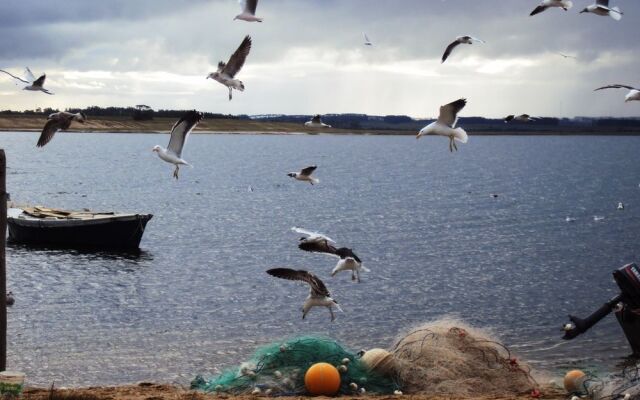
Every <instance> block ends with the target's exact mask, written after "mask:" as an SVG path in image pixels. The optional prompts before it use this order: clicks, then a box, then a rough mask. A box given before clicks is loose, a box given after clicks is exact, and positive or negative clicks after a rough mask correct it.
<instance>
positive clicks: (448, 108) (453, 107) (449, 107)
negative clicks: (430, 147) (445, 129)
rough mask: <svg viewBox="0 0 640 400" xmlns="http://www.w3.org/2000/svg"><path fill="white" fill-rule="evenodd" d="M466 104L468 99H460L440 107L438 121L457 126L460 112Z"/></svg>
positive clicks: (453, 126) (452, 126)
mask: <svg viewBox="0 0 640 400" xmlns="http://www.w3.org/2000/svg"><path fill="white" fill-rule="evenodd" d="M466 105H467V99H458V100H456V101H454V102H451V103H449V104H446V105H444V106H442V107H440V115H439V116H438V122H439V123H441V124H443V125H447V126H449V127H451V128H455V126H456V122H457V121H458V112H459V111H460V110H462V109H463V108H464V106H466Z"/></svg>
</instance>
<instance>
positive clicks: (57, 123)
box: [36, 111, 87, 147]
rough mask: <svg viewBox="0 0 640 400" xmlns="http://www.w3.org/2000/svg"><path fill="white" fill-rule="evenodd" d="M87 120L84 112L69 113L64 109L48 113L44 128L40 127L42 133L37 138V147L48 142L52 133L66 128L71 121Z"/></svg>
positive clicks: (51, 137)
mask: <svg viewBox="0 0 640 400" xmlns="http://www.w3.org/2000/svg"><path fill="white" fill-rule="evenodd" d="M86 120H87V116H86V115H84V113H81V112H79V113H77V114H74V113H70V112H66V111H61V112H57V113H54V114H51V115H49V117H48V118H47V123H46V124H44V128H42V133H41V134H40V138H39V139H38V144H37V145H36V146H37V147H42V146H44V145H45V144H47V143H49V141H51V139H53V135H55V134H56V132H58V131H60V130H63V131H64V130H67V129H69V127H70V126H71V123H72V122H73V121H77V122H80V123H82V124H84V121H86Z"/></svg>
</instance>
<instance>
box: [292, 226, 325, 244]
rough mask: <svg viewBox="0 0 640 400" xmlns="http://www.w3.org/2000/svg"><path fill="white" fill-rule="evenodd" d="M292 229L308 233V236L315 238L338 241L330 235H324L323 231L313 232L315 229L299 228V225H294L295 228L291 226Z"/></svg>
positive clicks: (304, 233)
mask: <svg viewBox="0 0 640 400" xmlns="http://www.w3.org/2000/svg"><path fill="white" fill-rule="evenodd" d="M291 230H292V231H294V232H297V233H301V234H303V235H307V236H308V237H310V238H311V237H313V238H321V239H324V240H327V241H329V242H331V243H335V242H336V241H335V240H333V239H331V238H330V237H329V236H326V235H323V234H322V233H318V232H313V231H309V230H307V229H304V228H299V227H297V226H294V227H293V228H291Z"/></svg>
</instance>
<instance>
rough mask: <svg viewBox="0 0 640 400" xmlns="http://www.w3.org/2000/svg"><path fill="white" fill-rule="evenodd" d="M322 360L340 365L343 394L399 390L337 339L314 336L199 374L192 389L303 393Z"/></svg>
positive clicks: (286, 343)
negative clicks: (209, 376) (309, 371)
mask: <svg viewBox="0 0 640 400" xmlns="http://www.w3.org/2000/svg"><path fill="white" fill-rule="evenodd" d="M318 362H326V363H329V364H332V365H334V366H335V367H336V368H338V371H340V376H341V383H340V391H339V393H341V394H354V393H355V392H360V393H362V389H364V391H366V392H367V393H377V394H391V393H393V392H394V391H395V390H397V389H398V385H397V384H396V382H394V381H393V379H391V378H389V377H384V376H381V375H379V374H376V373H375V372H372V371H370V370H369V369H368V368H367V367H366V366H365V365H364V364H363V363H362V362H361V361H360V358H359V357H358V356H357V355H356V354H354V353H352V352H349V351H348V350H346V349H345V348H344V347H342V346H341V345H340V344H339V343H337V342H336V341H334V340H331V339H325V338H320V337H313V336H304V337H299V338H295V339H291V340H288V341H285V342H279V343H272V344H269V345H266V346H264V347H262V348H259V349H258V350H257V351H256V353H255V354H254V355H253V357H251V359H250V360H248V361H246V362H244V363H242V364H241V365H240V366H238V367H236V368H232V369H228V370H226V371H224V372H222V374H220V375H219V376H217V377H214V378H212V379H211V380H209V381H206V380H205V379H203V378H202V377H201V376H198V377H196V379H194V380H193V382H191V388H192V389H198V390H203V391H205V392H218V393H229V394H248V393H254V392H258V391H259V392H260V393H263V394H270V395H274V396H275V395H279V396H282V395H300V394H304V393H305V392H306V390H305V386H304V375H305V372H306V371H307V369H308V368H309V367H310V366H311V365H313V364H315V363H318ZM345 369H346V370H345ZM354 384H355V385H354Z"/></svg>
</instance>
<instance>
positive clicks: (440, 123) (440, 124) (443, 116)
mask: <svg viewBox="0 0 640 400" xmlns="http://www.w3.org/2000/svg"><path fill="white" fill-rule="evenodd" d="M466 105H467V99H459V100H456V101H454V102H451V103H449V104H446V105H444V106H442V107H440V115H439V116H438V119H437V120H436V121H435V122H432V123H430V124H429V125H427V126H425V127H424V128H422V129H421V130H420V132H419V133H418V136H417V137H416V139H420V138H421V137H422V136H424V135H440V136H447V137H448V138H449V151H453V150H454V149H455V150H458V146H457V145H456V142H455V140H457V141H458V142H460V143H467V141H468V140H469V137H468V136H467V132H465V131H464V129H462V128H459V127H458V128H456V123H457V122H458V113H459V112H460V110H462V109H463V108H464V106H466Z"/></svg>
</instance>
